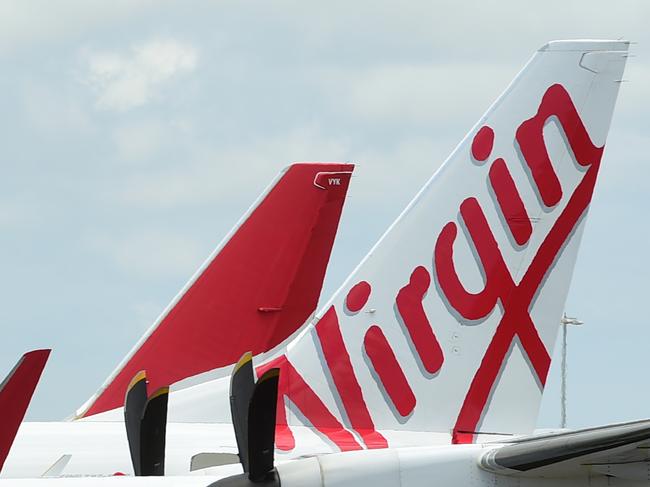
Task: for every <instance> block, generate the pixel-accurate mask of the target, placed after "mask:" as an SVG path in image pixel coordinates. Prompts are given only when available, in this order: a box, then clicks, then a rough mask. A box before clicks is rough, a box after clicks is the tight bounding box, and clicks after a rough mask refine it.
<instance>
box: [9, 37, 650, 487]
mask: <svg viewBox="0 0 650 487" xmlns="http://www.w3.org/2000/svg"><path fill="white" fill-rule="evenodd" d="M627 50H628V43H627V42H625V41H557V42H551V43H549V44H547V45H545V46H543V47H542V48H541V49H540V50H539V51H538V52H537V53H536V54H535V55H534V56H533V58H532V59H531V61H530V62H529V63H528V64H527V65H526V66H525V68H524V69H523V70H522V72H521V73H520V74H519V75H518V76H517V77H516V78H515V80H514V81H513V82H512V83H511V85H510V86H509V87H508V88H507V89H506V91H505V92H504V94H503V95H502V96H501V97H500V98H499V99H498V100H497V101H496V102H495V103H494V104H493V105H492V106H491V107H490V108H489V109H488V112H487V113H486V114H485V115H484V116H483V117H482V118H481V119H480V120H479V122H478V123H477V124H476V126H475V127H474V128H472V130H471V131H470V132H469V134H468V135H467V137H466V138H465V139H463V141H462V142H461V143H460V145H459V146H458V147H457V148H456V149H455V150H454V152H453V153H452V155H451V156H450V157H449V158H448V159H447V161H446V162H445V163H444V164H443V166H442V167H441V168H440V170H438V171H437V172H436V174H434V176H433V177H432V178H431V179H430V180H429V182H427V184H426V185H425V186H424V188H423V189H422V190H421V191H420V192H419V193H418V195H417V196H416V197H415V199H414V200H413V201H412V202H411V204H409V206H408V207H407V208H406V210H405V211H404V212H403V213H402V214H401V215H400V217H398V219H397V221H396V222H395V223H394V224H393V225H392V226H391V227H390V228H389V229H388V231H387V232H386V234H385V235H384V236H383V237H382V238H381V239H380V241H379V242H378V243H377V245H376V246H375V247H374V248H373V249H372V250H371V252H370V253H369V255H368V256H367V257H366V258H365V259H364V260H363V261H362V263H361V264H360V265H359V266H358V267H357V269H355V270H354V271H353V273H352V274H351V276H350V277H349V278H348V280H347V281H346V282H345V284H344V285H343V286H342V287H341V289H340V290H339V291H338V292H337V293H336V294H335V295H334V297H333V298H332V299H331V300H330V302H329V303H328V304H326V305H325V307H324V309H323V310H322V311H321V312H319V313H318V314H317V316H316V318H315V319H314V320H312V321H311V322H310V323H309V324H308V325H307V326H306V327H304V328H303V329H302V330H301V331H300V332H299V333H298V335H297V336H296V337H295V338H293V339H292V340H287V341H286V342H285V343H284V344H281V346H279V347H277V348H276V349H275V350H272V351H270V352H268V353H264V354H257V353H256V355H258V356H257V357H256V358H255V360H256V363H258V364H260V365H258V366H257V368H256V370H257V375H258V377H259V379H258V380H257V382H254V383H253V385H252V386H251V387H252V390H253V392H252V393H250V394H252V396H250V397H251V399H250V400H249V401H248V402H247V401H243V403H247V404H248V408H250V409H249V410H248V414H246V415H244V416H242V414H241V410H240V409H238V406H237V405H238V404H239V403H242V401H237V400H236V399H235V400H233V399H232V397H233V396H235V397H236V396H237V387H234V388H230V385H231V381H230V380H229V379H228V378H227V377H223V378H220V379H215V380H209V381H205V382H203V383H199V384H196V385H192V386H189V387H183V388H180V390H176V391H175V392H173V393H172V394H171V395H170V402H169V418H170V420H171V421H175V422H173V423H170V424H169V425H167V449H166V457H167V458H166V467H167V473H180V472H182V471H183V470H185V471H187V470H188V467H189V466H190V458H191V457H193V456H194V458H195V459H196V458H197V457H196V456H195V455H197V454H198V455H201V454H202V453H208V452H213V454H214V455H213V457H212V458H213V462H212V465H213V466H210V464H208V465H202V466H206V467H207V468H202V469H200V470H199V471H197V472H196V473H205V474H209V475H210V477H204V478H200V477H177V478H155V479H129V480H124V479H101V480H97V481H96V482H95V481H94V480H90V479H84V481H85V482H86V483H84V485H95V484H96V485H105V484H109V483H110V484H113V483H116V482H118V481H121V482H122V484H124V485H129V484H130V483H132V484H133V485H139V486H144V485H215V486H227V485H230V486H236V485H242V486H243V485H255V483H260V482H261V483H262V484H263V485H282V486H285V487H286V486H294V485H295V486H310V485H314V486H316V485H318V486H321V485H325V486H329V485H332V486H334V485H336V486H356V485H376V486H415V485H418V486H419V485H429V484H441V485H477V486H488V485H490V486H492V485H501V484H503V485H518V486H531V487H532V486H547V485H548V486H554V487H555V486H563V485H585V486H586V485H648V476H647V472H648V468H650V467H649V466H648V465H650V463H648V462H647V460H648V457H647V453H646V452H647V451H648V448H647V447H648V446H649V445H650V423H648V422H640V423H631V424H626V425H610V426H606V427H603V428H594V429H590V430H583V431H576V432H558V433H555V434H551V435H546V436H540V435H537V436H536V435H534V434H533V429H534V423H535V419H536V416H537V412H538V408H539V403H540V399H541V394H542V390H543V388H544V384H545V381H546V378H547V374H548V370H549V367H550V358H551V356H552V348H553V345H554V341H555V338H556V334H557V330H558V326H559V321H560V318H561V315H562V310H563V307H564V301H565V298H566V295H567V293H568V288H569V283H570V278H571V274H572V271H573V266H574V263H575V258H576V255H577V250H578V245H579V241H580V238H581V235H582V231H583V229H584V225H585V221H586V215H587V211H588V207H589V203H590V201H591V197H592V194H593V189H594V186H595V183H596V176H597V174H598V170H599V168H600V164H601V159H602V155H603V151H604V145H605V139H606V135H607V132H608V130H609V124H610V120H611V115H612V112H613V109H614V104H615V101H616V97H617V93H618V88H619V81H620V79H621V76H622V73H623V69H624V66H625V61H626V58H627ZM240 368H241V365H240V366H238V367H236V368H235V375H233V380H232V384H233V385H234V384H235V383H236V382H238V381H236V380H235V377H236V375H237V371H239V370H240ZM231 370H232V367H228V368H225V369H222V370H217V371H216V372H215V373H216V374H222V375H223V372H225V371H227V372H228V373H229V372H230V371H231ZM278 374H279V375H278ZM251 375H252V366H251ZM252 380H253V381H254V378H253V379H252ZM249 384H250V381H249ZM260 384H262V385H264V384H267V385H268V384H274V387H275V389H274V390H275V392H276V395H277V402H276V401H273V402H272V403H273V404H276V406H277V430H276V434H275V439H276V446H277V453H278V455H279V457H278V462H277V465H276V467H275V469H274V468H271V469H269V455H271V457H270V459H271V460H273V458H272V452H273V447H272V446H271V447H270V448H269V441H273V434H271V435H270V437H271V439H269V434H268V431H269V428H268V415H266V412H267V411H268V410H269V407H268V405H269V395H268V393H260V394H259V396H260V397H262V398H263V399H260V401H262V403H261V404H262V405H266V407H261V406H260V405H259V404H258V405H255V406H254V405H253V404H254V402H255V400H256V399H254V397H255V396H256V394H255V391H256V390H257V387H258V386H260ZM260 387H261V386H260ZM229 388H230V394H229V393H228V390H229ZM229 397H230V398H231V399H230V401H228V398H229ZM274 399H275V398H274ZM231 405H232V406H233V408H232V410H231ZM239 407H240V406H239ZM238 411H239V412H238ZM253 411H257V412H256V413H255V412H253ZM260 411H261V412H260ZM231 413H232V415H233V418H238V417H246V418H248V423H247V424H246V430H247V434H246V435H245V436H246V437H247V438H248V439H249V444H248V446H247V447H245V448H242V442H241V436H240V435H241V434H242V433H241V426H239V427H236V430H238V431H239V434H238V436H237V441H236V440H235V436H234V435H233V433H232V431H230V428H232V422H231V418H230V415H231ZM123 414H124V411H122V410H121V409H119V408H118V409H113V410H110V411H105V412H103V413H102V414H97V415H94V416H90V417H88V418H86V419H84V420H81V421H76V422H73V423H70V424H67V425H65V426H61V427H60V428H58V426H57V428H58V430H56V431H55V430H51V432H52V433H53V434H52V436H51V437H50V438H44V437H43V431H44V430H43V427H42V426H39V425H34V426H33V427H31V428H26V429H25V431H24V432H23V437H22V438H23V441H24V444H23V448H22V449H21V450H20V451H21V455H22V456H27V455H31V457H32V458H31V459H30V460H31V462H32V463H31V465H32V472H34V469H33V465H35V463H36V462H35V461H34V459H35V458H39V459H41V458H43V454H44V452H46V451H47V452H49V453H48V454H49V455H50V456H52V455H53V452H57V453H56V454H54V456H56V455H57V454H64V453H67V454H71V455H72V459H71V461H70V463H69V464H68V467H67V468H66V470H65V472H64V473H63V474H64V475H75V474H81V473H95V474H107V473H111V472H115V471H116V470H117V469H119V470H120V471H131V467H130V465H129V463H130V462H129V459H128V447H127V445H126V441H124V440H122V439H120V438H119V436H120V435H119V433H118V431H119V428H122V430H123V428H124V426H123V424H121V423H119V422H117V421H116V422H114V423H110V422H108V420H111V419H113V420H118V419H121V417H123ZM93 419H94V420H93ZM99 420H104V421H99ZM181 420H182V421H204V422H205V423H203V424H190V423H185V424H183V423H180V422H179V421H181ZM238 422H239V421H238V420H237V419H236V420H235V424H237V423H238ZM39 431H40V434H39ZM271 431H272V430H271ZM75 435H78V436H77V437H76V438H75ZM122 435H124V433H122ZM255 435H258V436H259V437H258V438H256V439H255V441H253V440H252V437H253V436H255ZM91 438H92V439H93V443H92V444H90V442H89V440H90V439H91ZM75 440H76V441H77V443H76V444H75ZM79 440H85V444H83V445H81V444H79V443H78V442H79ZM251 442H252V443H253V444H254V447H253V448H252V449H253V450H254V451H255V452H257V456H255V455H252V454H250V455H249V453H250V451H248V450H247V449H250V445H251ZM237 445H239V448H238V447H237ZM352 450H356V451H352ZM247 451H248V453H247ZM122 452H124V455H123V454H122ZM236 452H239V453H240V459H241V460H242V464H243V465H242V467H240V466H239V465H224V463H231V461H230V460H224V458H227V457H223V456H222V457H218V456H217V455H223V454H227V453H236ZM124 456H126V458H124ZM303 457H308V458H303ZM253 458H256V460H253ZM245 459H247V460H245ZM253 461H255V462H257V463H256V467H255V468H253V467H251V465H252V463H253ZM246 462H248V463H246ZM25 464H26V463H25ZM260 465H261V466H263V467H264V468H262V470H259V469H260V468H261V467H260ZM271 465H272V464H271ZM242 469H243V471H244V473H243V474H242V473H241V472H242ZM260 472H262V473H261V474H260ZM66 480H69V479H66ZM42 482H43V481H40V482H39V481H27V482H25V484H24V485H32V484H33V485H43V483H42ZM213 483H214V484H213ZM16 485H20V484H16ZM45 485H49V484H45ZM69 485H74V484H73V483H71V484H69Z"/></svg>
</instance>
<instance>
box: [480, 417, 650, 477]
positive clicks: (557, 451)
mask: <svg viewBox="0 0 650 487" xmlns="http://www.w3.org/2000/svg"><path fill="white" fill-rule="evenodd" d="M646 444H650V420H644V421H637V422H633V423H625V424H616V425H611V426H604V427H600V428H590V429H585V430H579V431H571V432H567V433H559V434H553V435H545V436H538V437H535V436H533V437H528V438H524V439H520V440H518V441H517V442H516V443H513V444H508V445H505V446H502V447H497V448H495V449H492V450H490V451H488V452H486V453H485V454H484V455H483V456H482V457H481V459H480V465H481V467H482V468H484V469H485V470H489V471H491V472H494V473H501V474H505V475H519V474H522V473H529V474H530V475H529V476H540V477H541V476H543V477H565V476H577V475H581V474H582V475H586V474H587V473H588V469H587V467H588V466H591V465H594V464H599V465H604V464H618V463H623V462H626V463H627V462H629V463H631V462H638V461H641V460H644V459H645V458H646V453H645V451H646V450H647V448H645V447H646ZM641 446H643V447H644V448H643V449H642V450H639V447H641Z"/></svg>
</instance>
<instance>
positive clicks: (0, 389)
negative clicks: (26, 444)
mask: <svg viewBox="0 0 650 487" xmlns="http://www.w3.org/2000/svg"><path fill="white" fill-rule="evenodd" d="M49 356H50V350H34V351H32V352H27V353H26V354H25V355H23V356H22V357H21V359H20V360H19V361H18V363H17V364H16V365H15V367H14V368H13V369H12V371H11V372H9V375H8V376H7V377H6V378H5V380H4V381H3V382H2V383H1V384H0V418H1V421H2V425H1V426H0V471H2V467H3V465H4V463H5V460H6V459H7V455H9V450H10V449H11V445H12V444H13V442H14V439H15V438H16V433H17V432H18V428H19V427H20V423H21V422H22V421H23V418H24V417H25V413H26V412H27V407H28V406H29V403H30V402H31V400H32V396H33V395H34V390H35V389H36V386H37V385H38V381H39V379H40V378H41V374H42V372H43V369H44V368H45V364H46V363H47V359H48V357H49Z"/></svg>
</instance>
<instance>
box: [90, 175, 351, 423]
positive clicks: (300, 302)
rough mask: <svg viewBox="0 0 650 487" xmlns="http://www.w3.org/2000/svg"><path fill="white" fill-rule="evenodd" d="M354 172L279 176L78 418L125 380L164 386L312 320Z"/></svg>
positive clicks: (110, 397)
mask: <svg viewBox="0 0 650 487" xmlns="http://www.w3.org/2000/svg"><path fill="white" fill-rule="evenodd" d="M353 168H354V166H353V165H352V164H339V163H302V164H294V165H292V166H290V167H289V168H288V169H286V170H285V171H284V172H283V173H282V174H281V175H280V176H279V178H278V179H276V181H275V182H274V183H273V184H272V185H271V186H270V189H269V190H268V191H267V192H266V193H265V194H264V195H263V196H262V197H261V198H260V199H259V200H258V201H257V203H256V204H254V205H253V207H252V208H251V209H250V210H249V212H248V214H247V215H245V216H244V217H243V219H242V220H241V221H240V223H239V225H238V226H237V227H236V228H235V229H234V230H233V231H232V232H231V233H230V235H229V236H228V237H226V238H225V239H224V241H223V242H222V244H221V245H220V246H219V247H218V248H217V250H215V252H214V253H213V254H212V256H211V257H210V258H209V259H208V260H207V261H206V263H205V264H204V265H203V267H202V268H201V269H200V270H199V271H198V272H197V273H196V274H195V276H194V277H193V278H192V280H191V281H190V283H189V284H188V285H187V286H186V287H185V289H184V290H183V291H181V293H180V294H179V296H178V297H177V298H176V299H175V300H174V302H172V304H171V305H170V306H169V307H168V308H167V310H166V311H165V312H164V313H163V315H162V316H161V317H160V318H159V319H158V321H157V322H156V323H155V324H154V326H153V327H152V328H151V329H150V330H149V332H148V333H147V334H145V336H144V337H143V338H142V339H141V341H140V343H139V344H138V345H136V347H135V349H134V350H133V351H132V352H131V354H129V356H128V357H127V358H126V359H125V360H124V361H123V362H122V364H120V366H118V368H117V370H116V371H115V372H114V373H113V374H112V376H111V377H110V378H109V379H108V380H107V382H106V383H105V385H104V386H103V387H102V388H101V389H100V391H99V392H98V393H97V394H96V395H95V396H94V397H93V398H92V399H91V400H90V401H89V402H88V403H87V404H86V405H85V406H84V407H83V408H82V410H81V411H80V414H78V416H84V417H87V416H90V415H94V414H98V413H101V412H104V411H108V410H111V409H115V408H118V407H120V406H122V405H123V403H124V394H125V391H126V387H127V386H128V384H129V381H130V379H131V378H132V377H133V376H134V375H135V373H136V372H138V371H139V370H147V375H148V377H149V380H150V384H149V387H150V388H151V389H152V390H154V389H157V388H158V387H161V386H165V385H171V384H173V383H175V382H178V381H180V380H183V379H186V378H188V377H193V376H196V375H198V374H201V373H204V372H207V371H210V370H214V369H218V368H220V367H224V366H228V365H231V364H233V363H235V362H237V360H238V359H239V357H240V356H241V355H242V354H243V353H244V352H246V351H252V352H253V353H254V354H259V353H263V352H266V351H268V350H271V349H272V348H273V347H275V346H277V345H278V344H280V343H282V342H283V341H284V340H285V339H287V338H288V337H289V336H291V335H292V334H293V333H294V332H296V330H298V328H300V326H302V325H303V324H304V323H305V322H306V321H307V320H308V319H309V318H310V316H311V315H312V314H313V312H314V311H315V309H316V305H317V304H318V298H319V295H320V292H321V287H322V284H323V279H324V277H325V271H326V268H327V263H328V261H329V257H330V252H331V249H332V245H333V243H334V237H335V235H336V231H337V228H338V223H339V219H340V216H341V211H342V207H343V203H344V200H345V195H346V193H347V189H348V184H349V182H350V177H351V174H352V171H353Z"/></svg>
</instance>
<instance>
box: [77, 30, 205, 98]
mask: <svg viewBox="0 0 650 487" xmlns="http://www.w3.org/2000/svg"><path fill="white" fill-rule="evenodd" d="M197 63H198V52H197V50H196V49H195V48H194V47H193V46H191V45H189V44H186V43H182V42H179V41H177V40H173V39H165V40H151V41H148V42H145V43H143V44H137V45H134V46H132V47H131V48H130V49H129V51H128V52H127V53H119V52H115V51H98V52H91V53H90V54H89V59H88V74H87V78H86V79H87V82H88V84H89V85H90V86H91V88H92V89H93V90H94V91H95V93H96V95H97V100H96V104H97V107H98V108H100V109H104V110H116V111H125V110H129V109H132V108H135V107H139V106H142V105H145V104H146V103H148V102H150V101H151V100H152V99H154V98H155V97H156V95H158V94H159V92H160V91H161V90H162V89H163V88H164V86H165V85H167V84H168V83H169V82H170V81H172V80H173V79H175V78H176V77H178V76H180V75H182V74H186V73H190V72H192V71H194V69H195V68H196V66H197Z"/></svg>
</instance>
